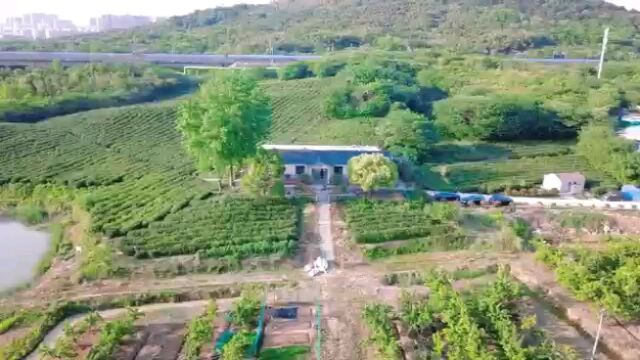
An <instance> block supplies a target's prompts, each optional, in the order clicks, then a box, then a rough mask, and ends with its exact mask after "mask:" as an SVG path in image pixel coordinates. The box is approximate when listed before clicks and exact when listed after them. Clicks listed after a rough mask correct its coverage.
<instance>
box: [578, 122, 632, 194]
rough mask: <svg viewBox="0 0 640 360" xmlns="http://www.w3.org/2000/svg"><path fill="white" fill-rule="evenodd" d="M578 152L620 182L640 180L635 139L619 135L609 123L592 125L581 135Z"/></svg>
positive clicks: (596, 167) (591, 163)
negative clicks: (630, 139)
mask: <svg viewBox="0 0 640 360" xmlns="http://www.w3.org/2000/svg"><path fill="white" fill-rule="evenodd" d="M576 150H577V152H578V153H579V154H581V155H582V156H584V157H585V158H586V159H587V161H588V162H589V164H590V165H591V166H593V167H594V168H595V169H597V170H599V171H601V172H603V173H606V174H609V175H610V176H612V177H613V178H614V179H616V180H617V181H619V182H622V183H625V182H635V181H638V180H640V153H638V152H636V148H635V144H634V143H633V141H629V140H625V139H622V138H620V137H618V136H617V135H616V133H615V131H614V130H613V129H612V128H611V126H609V125H590V126H587V127H585V128H584V129H583V130H582V131H581V132H580V136H579V141H578V145H577V148H576Z"/></svg>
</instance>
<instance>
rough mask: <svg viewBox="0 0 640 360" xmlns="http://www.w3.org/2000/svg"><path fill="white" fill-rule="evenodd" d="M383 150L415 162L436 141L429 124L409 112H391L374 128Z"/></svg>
mask: <svg viewBox="0 0 640 360" xmlns="http://www.w3.org/2000/svg"><path fill="white" fill-rule="evenodd" d="M376 134H377V135H378V136H379V137H380V138H381V139H384V140H383V146H384V148H385V149H387V150H389V151H391V152H392V153H394V154H396V155H399V156H402V157H405V158H407V159H409V160H412V161H416V160H418V157H419V156H420V155H422V154H423V153H424V152H425V150H427V148H428V147H429V144H430V143H433V142H435V141H436V140H437V136H436V132H435V129H434V128H433V126H432V124H431V123H430V122H427V121H426V119H425V118H424V117H423V116H421V115H419V114H416V113H413V112H411V111H410V110H392V111H391V112H389V114H388V115H387V117H385V118H384V119H383V120H382V121H380V124H379V125H378V126H377V127H376Z"/></svg>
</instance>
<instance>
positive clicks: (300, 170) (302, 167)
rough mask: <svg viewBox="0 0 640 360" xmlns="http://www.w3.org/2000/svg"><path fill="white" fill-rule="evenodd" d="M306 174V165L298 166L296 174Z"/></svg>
mask: <svg viewBox="0 0 640 360" xmlns="http://www.w3.org/2000/svg"><path fill="white" fill-rule="evenodd" d="M302 174H304V165H300V166H296V175H302Z"/></svg>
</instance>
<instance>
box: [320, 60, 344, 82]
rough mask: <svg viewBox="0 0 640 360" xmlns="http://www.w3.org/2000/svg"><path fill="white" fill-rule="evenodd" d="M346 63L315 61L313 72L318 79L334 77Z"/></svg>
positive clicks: (339, 61)
mask: <svg viewBox="0 0 640 360" xmlns="http://www.w3.org/2000/svg"><path fill="white" fill-rule="evenodd" d="M346 65H347V64H346V62H344V61H341V60H331V59H329V60H324V61H317V62H315V63H314V64H313V72H314V73H315V74H316V76H318V77H319V78H326V77H332V76H336V74H338V72H340V70H342V69H344V67H345V66H346Z"/></svg>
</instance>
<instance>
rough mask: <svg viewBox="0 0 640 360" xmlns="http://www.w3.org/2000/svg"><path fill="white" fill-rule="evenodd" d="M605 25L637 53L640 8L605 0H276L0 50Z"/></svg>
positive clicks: (229, 46) (333, 41)
mask: <svg viewBox="0 0 640 360" xmlns="http://www.w3.org/2000/svg"><path fill="white" fill-rule="evenodd" d="M604 26H611V27H612V37H611V38H612V48H611V54H612V56H616V57H628V56H631V55H633V56H637V53H638V47H639V46H640V32H639V31H638V29H639V26H640V13H638V12H630V11H626V10H624V9H623V8H621V7H616V6H614V5H611V4H609V3H606V2H604V1H603V0H564V1H557V0H535V1H530V0H501V1H494V0H455V1H442V0H330V1H326V0H296V1H293V0H280V1H277V2H275V3H274V4H271V5H251V6H250V5H238V6H234V7H230V8H216V9H209V10H204V11H197V12H195V13H193V14H189V15H186V16H178V17H173V18H171V19H169V20H167V21H164V22H162V23H158V24H154V25H151V26H147V27H142V28H138V29H134V30H128V31H117V32H110V33H104V34H95V35H82V36H77V37H71V38H68V39H58V40H53V41H41V42H35V43H33V42H7V41H5V42H1V43H0V49H4V50H7V49H33V50H80V51H116V52H131V51H146V52H178V53H225V52H226V53H267V52H268V49H269V44H273V46H274V50H275V51H276V52H278V53H288V52H297V53H300V52H302V53H310V52H326V51H327V50H340V49H344V48H350V47H358V46H362V45H376V46H379V47H382V48H385V49H406V48H407V47H410V48H418V47H439V46H444V47H447V48H450V49H455V50H470V51H476V52H478V51H479V52H503V53H509V52H513V51H521V50H527V49H532V48H540V47H551V48H553V49H556V50H567V49H572V50H574V55H576V56H592V55H595V54H596V53H597V51H598V50H599V49H598V46H597V44H598V43H599V42H600V40H601V37H602V30H603V28H604Z"/></svg>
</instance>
